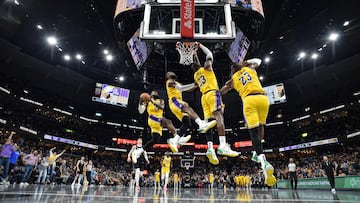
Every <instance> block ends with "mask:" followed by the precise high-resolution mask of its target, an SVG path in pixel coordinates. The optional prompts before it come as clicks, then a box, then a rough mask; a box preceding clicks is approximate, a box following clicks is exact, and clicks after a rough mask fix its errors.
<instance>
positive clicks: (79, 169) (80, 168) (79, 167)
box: [71, 156, 85, 186]
mask: <svg viewBox="0 0 360 203" xmlns="http://www.w3.org/2000/svg"><path fill="white" fill-rule="evenodd" d="M84 166H85V157H83V156H82V157H81V159H80V160H78V161H77V162H76V176H75V178H74V181H73V182H72V184H71V186H74V185H75V183H76V180H77V181H78V183H77V186H81V180H82V179H83V177H84V176H83V172H84Z"/></svg>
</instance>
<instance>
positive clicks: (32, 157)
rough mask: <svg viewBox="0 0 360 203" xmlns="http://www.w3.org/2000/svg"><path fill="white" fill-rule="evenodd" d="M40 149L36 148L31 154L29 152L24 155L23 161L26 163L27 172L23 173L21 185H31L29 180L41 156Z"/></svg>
mask: <svg viewBox="0 0 360 203" xmlns="http://www.w3.org/2000/svg"><path fill="white" fill-rule="evenodd" d="M38 154H39V153H38V151H37V150H34V151H33V152H32V153H31V154H28V155H26V156H24V157H23V162H24V165H25V172H24V174H23V177H22V180H21V183H20V185H29V183H28V182H27V181H28V180H29V177H30V175H31V173H32V171H33V170H34V168H36V167H37V164H38V161H39V157H38Z"/></svg>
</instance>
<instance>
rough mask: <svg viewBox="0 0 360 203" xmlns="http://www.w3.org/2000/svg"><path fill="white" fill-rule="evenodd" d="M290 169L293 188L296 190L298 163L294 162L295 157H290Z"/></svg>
mask: <svg viewBox="0 0 360 203" xmlns="http://www.w3.org/2000/svg"><path fill="white" fill-rule="evenodd" d="M288 171H289V177H290V183H291V189H292V190H294V182H295V190H296V189H297V174H296V164H295V163H294V159H293V158H290V159H289V164H288Z"/></svg>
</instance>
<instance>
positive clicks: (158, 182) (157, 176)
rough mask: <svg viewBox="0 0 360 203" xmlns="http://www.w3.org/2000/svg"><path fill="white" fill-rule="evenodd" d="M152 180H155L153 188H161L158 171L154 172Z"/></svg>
mask: <svg viewBox="0 0 360 203" xmlns="http://www.w3.org/2000/svg"><path fill="white" fill-rule="evenodd" d="M154 178H155V184H154V186H155V188H157V187H158V188H161V186H160V172H159V170H156V172H155V174H154Z"/></svg>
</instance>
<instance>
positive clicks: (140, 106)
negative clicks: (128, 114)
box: [138, 104, 146, 114]
mask: <svg viewBox="0 0 360 203" xmlns="http://www.w3.org/2000/svg"><path fill="white" fill-rule="evenodd" d="M145 110H146V106H145V105H144V104H139V106H138V111H139V113H140V114H143V113H144V112H145Z"/></svg>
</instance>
